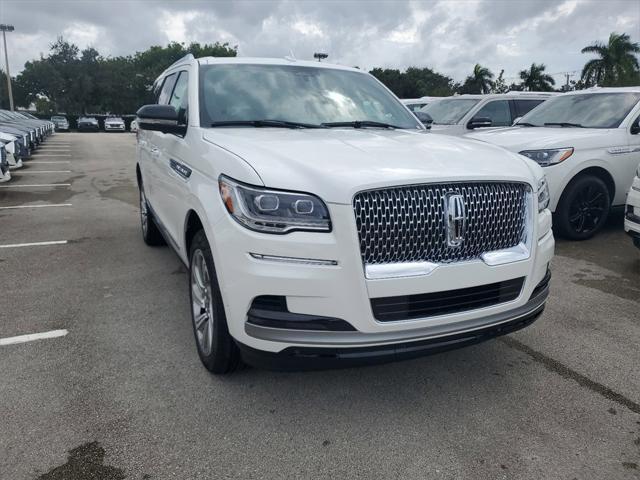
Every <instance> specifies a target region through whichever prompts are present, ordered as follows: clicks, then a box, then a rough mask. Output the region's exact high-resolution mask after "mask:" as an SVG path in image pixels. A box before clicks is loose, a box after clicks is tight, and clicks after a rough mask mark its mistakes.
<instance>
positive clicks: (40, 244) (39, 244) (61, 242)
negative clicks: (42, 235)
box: [0, 240, 67, 248]
mask: <svg viewBox="0 0 640 480" xmlns="http://www.w3.org/2000/svg"><path fill="white" fill-rule="evenodd" d="M66 244H67V241H66V240H54V241H52V242H31V243H14V244H12V245H0V248H20V247H45V246H47V245H66Z"/></svg>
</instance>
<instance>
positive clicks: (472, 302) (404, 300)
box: [371, 277, 524, 322]
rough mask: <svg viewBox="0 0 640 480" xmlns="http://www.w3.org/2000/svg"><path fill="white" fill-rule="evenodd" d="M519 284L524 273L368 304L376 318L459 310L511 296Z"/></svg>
mask: <svg viewBox="0 0 640 480" xmlns="http://www.w3.org/2000/svg"><path fill="white" fill-rule="evenodd" d="M523 284H524V277H520V278H514V279H512V280H506V281H504V282H497V283H491V284H488V285H480V286H478V287H469V288H460V289H457V290H447V291H444V292H435V293H420V294H416V295H401V296H397V297H381V298H372V299H371V308H372V309H373V316H374V317H375V318H376V320H378V321H380V322H395V321H398V320H411V319H415V318H425V317H433V316H436V315H446V314H451V313H459V312H465V311H467V310H474V309H476V308H482V307H490V306H493V305H498V304H500V303H505V302H509V301H511V300H515V299H516V298H518V296H519V295H520V291H521V290H522V285H523Z"/></svg>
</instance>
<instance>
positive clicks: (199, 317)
mask: <svg viewBox="0 0 640 480" xmlns="http://www.w3.org/2000/svg"><path fill="white" fill-rule="evenodd" d="M189 299H190V304H191V324H192V326H193V335H194V337H195V341H196V348H197V350H198V356H199V357H200V360H201V361H202V364H203V365H204V366H205V367H206V368H207V370H209V371H210V372H212V373H215V374H218V375H220V374H228V373H232V372H234V371H235V370H237V369H238V368H239V367H240V365H241V358H240V350H239V349H238V347H237V345H236V344H235V342H234V341H233V338H232V337H231V334H230V333H229V328H228V327H227V316H226V314H225V311H224V304H223V302H222V294H221V293H220V286H219V284H218V277H217V275H216V270H215V267H214V264H213V256H212V255H211V248H210V247H209V242H208V241H207V238H206V236H205V234H204V231H203V230H199V231H198V232H197V233H196V234H195V236H194V237H193V241H192V242H191V249H190V251H189Z"/></svg>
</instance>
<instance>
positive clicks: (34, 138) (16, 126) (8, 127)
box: [0, 110, 43, 152]
mask: <svg viewBox="0 0 640 480" xmlns="http://www.w3.org/2000/svg"><path fill="white" fill-rule="evenodd" d="M0 127H1V128H2V131H4V132H6V133H18V132H20V133H22V134H26V135H27V137H28V139H27V142H28V145H27V148H28V150H29V152H30V151H31V150H33V149H34V148H35V147H36V146H37V145H39V144H40V142H41V141H42V139H43V136H42V131H41V130H40V129H39V128H37V127H36V126H34V125H32V124H29V123H27V122H26V121H20V120H18V119H16V118H14V117H11V116H9V115H7V114H6V111H4V110H0Z"/></svg>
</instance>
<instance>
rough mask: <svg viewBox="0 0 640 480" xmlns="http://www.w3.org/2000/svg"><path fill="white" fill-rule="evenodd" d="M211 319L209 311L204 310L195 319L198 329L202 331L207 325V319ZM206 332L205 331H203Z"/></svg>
mask: <svg viewBox="0 0 640 480" xmlns="http://www.w3.org/2000/svg"><path fill="white" fill-rule="evenodd" d="M208 320H209V314H208V313H207V312H203V313H201V314H200V315H198V316H197V317H195V319H194V320H193V321H194V322H195V325H196V330H198V331H201V330H202V327H203V326H204V327H207V321H208ZM203 333H204V332H203Z"/></svg>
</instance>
